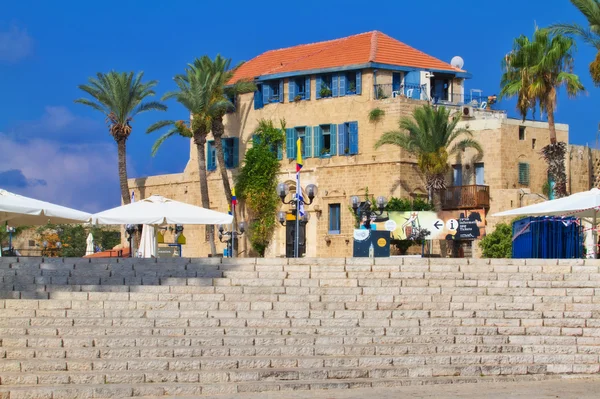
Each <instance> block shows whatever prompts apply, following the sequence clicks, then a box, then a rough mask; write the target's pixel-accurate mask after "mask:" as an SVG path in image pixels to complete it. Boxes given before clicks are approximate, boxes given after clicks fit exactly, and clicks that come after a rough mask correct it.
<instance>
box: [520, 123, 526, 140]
mask: <svg viewBox="0 0 600 399" xmlns="http://www.w3.org/2000/svg"><path fill="white" fill-rule="evenodd" d="M526 139H527V126H524V125H519V141H525V140H526Z"/></svg>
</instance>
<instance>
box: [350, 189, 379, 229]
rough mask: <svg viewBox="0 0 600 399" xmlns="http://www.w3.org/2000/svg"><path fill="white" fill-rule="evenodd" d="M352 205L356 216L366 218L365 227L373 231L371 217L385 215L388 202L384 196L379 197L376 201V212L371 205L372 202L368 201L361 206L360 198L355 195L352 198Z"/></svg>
mask: <svg viewBox="0 0 600 399" xmlns="http://www.w3.org/2000/svg"><path fill="white" fill-rule="evenodd" d="M350 204H351V205H352V209H353V210H354V214H355V215H357V216H358V217H361V218H365V217H366V221H365V227H366V228H367V229H369V230H370V229H371V216H381V215H383V212H384V209H385V205H386V200H385V197H383V196H382V195H380V196H379V197H377V200H375V204H376V205H377V208H376V209H377V210H375V209H374V208H373V204H371V201H369V200H368V199H367V200H366V201H365V202H364V203H362V204H361V203H360V198H358V196H356V195H354V196H353V197H352V198H350Z"/></svg>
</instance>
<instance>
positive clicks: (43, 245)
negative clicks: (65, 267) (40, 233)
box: [42, 240, 48, 256]
mask: <svg viewBox="0 0 600 399" xmlns="http://www.w3.org/2000/svg"><path fill="white" fill-rule="evenodd" d="M42 247H44V251H43V252H42V256H44V255H46V248H48V241H46V240H44V242H42Z"/></svg>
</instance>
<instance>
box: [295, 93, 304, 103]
mask: <svg viewBox="0 0 600 399" xmlns="http://www.w3.org/2000/svg"><path fill="white" fill-rule="evenodd" d="M294 101H295V102H298V101H302V96H301V95H300V94H298V95H297V96H296V97H294Z"/></svg>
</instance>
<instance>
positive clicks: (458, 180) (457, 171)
mask: <svg viewBox="0 0 600 399" xmlns="http://www.w3.org/2000/svg"><path fill="white" fill-rule="evenodd" d="M453 169H454V171H453V172H454V173H453V175H452V184H453V185H454V186H462V177H463V176H462V165H454V167H453Z"/></svg>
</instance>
